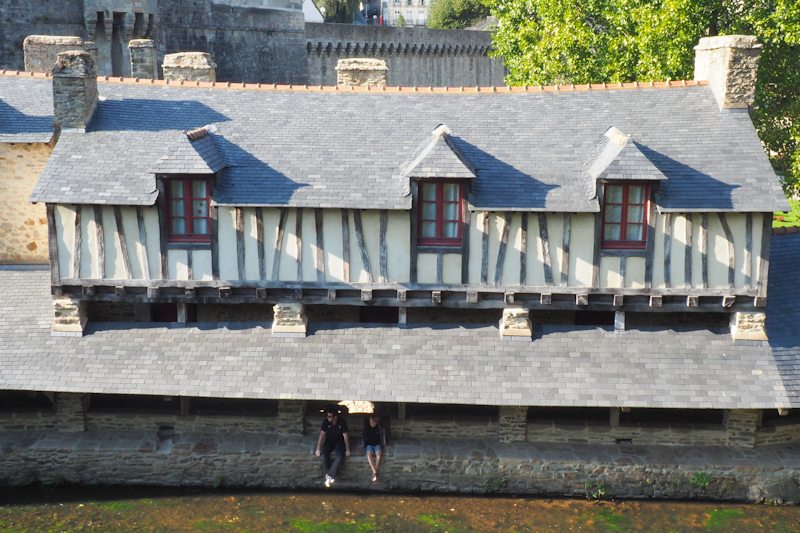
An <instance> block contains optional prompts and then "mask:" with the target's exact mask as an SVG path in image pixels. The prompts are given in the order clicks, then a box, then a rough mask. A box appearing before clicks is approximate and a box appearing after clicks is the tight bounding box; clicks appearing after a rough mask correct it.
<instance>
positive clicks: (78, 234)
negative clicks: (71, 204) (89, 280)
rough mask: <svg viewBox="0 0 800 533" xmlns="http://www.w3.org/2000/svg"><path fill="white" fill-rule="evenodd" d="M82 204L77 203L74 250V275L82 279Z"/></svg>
mask: <svg viewBox="0 0 800 533" xmlns="http://www.w3.org/2000/svg"><path fill="white" fill-rule="evenodd" d="M81 210H82V209H81V206H80V205H77V204H76V205H75V243H74V248H73V252H72V277H73V278H75V279H80V277H81V249H82V248H83V246H82V245H83V243H82V240H83V239H82V235H83V232H82V231H81Z"/></svg>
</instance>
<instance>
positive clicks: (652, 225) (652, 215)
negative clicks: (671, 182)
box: [644, 184, 658, 289]
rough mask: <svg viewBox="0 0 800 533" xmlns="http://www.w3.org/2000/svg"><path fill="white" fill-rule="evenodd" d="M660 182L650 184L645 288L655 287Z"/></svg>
mask: <svg viewBox="0 0 800 533" xmlns="http://www.w3.org/2000/svg"><path fill="white" fill-rule="evenodd" d="M657 187H658V184H655V185H651V186H650V188H649V189H650V201H649V202H648V206H649V207H648V211H649V213H648V216H647V244H646V246H647V249H646V252H645V257H644V288H645V289H650V288H652V287H653V259H654V256H655V249H656V188H657Z"/></svg>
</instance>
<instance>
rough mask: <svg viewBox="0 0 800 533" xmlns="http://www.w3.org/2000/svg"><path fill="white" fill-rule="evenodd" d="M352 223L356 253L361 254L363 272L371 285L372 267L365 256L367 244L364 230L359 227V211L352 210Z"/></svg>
mask: <svg viewBox="0 0 800 533" xmlns="http://www.w3.org/2000/svg"><path fill="white" fill-rule="evenodd" d="M353 222H354V225H355V227H356V242H357V243H358V251H359V253H360V254H361V263H362V264H363V265H364V270H366V271H367V283H372V279H373V278H372V265H371V264H370V262H369V254H367V243H366V242H364V228H363V226H362V225H361V210H359V209H354V210H353Z"/></svg>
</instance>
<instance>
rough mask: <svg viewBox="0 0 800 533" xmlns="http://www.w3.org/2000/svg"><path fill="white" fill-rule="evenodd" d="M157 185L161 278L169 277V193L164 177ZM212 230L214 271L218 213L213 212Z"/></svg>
mask: <svg viewBox="0 0 800 533" xmlns="http://www.w3.org/2000/svg"><path fill="white" fill-rule="evenodd" d="M156 187H157V188H158V199H157V200H156V209H157V210H158V228H159V239H158V240H159V248H158V250H159V264H160V265H161V266H160V267H159V268H160V269H161V271H160V274H159V275H160V277H161V279H167V278H169V265H168V264H167V230H168V228H167V200H166V198H167V193H166V189H165V185H164V181H163V180H162V179H160V178H159V179H156ZM209 214H210V215H211V232H212V236H211V239H212V242H211V246H212V250H211V263H212V264H211V268H212V271H213V268H214V250H213V247H214V241H213V239H214V233H215V232H214V229H215V228H216V225H215V224H214V220H215V219H216V216H217V215H216V213H214V214H211V213H210V212H209ZM214 279H219V269H217V277H215V278H214Z"/></svg>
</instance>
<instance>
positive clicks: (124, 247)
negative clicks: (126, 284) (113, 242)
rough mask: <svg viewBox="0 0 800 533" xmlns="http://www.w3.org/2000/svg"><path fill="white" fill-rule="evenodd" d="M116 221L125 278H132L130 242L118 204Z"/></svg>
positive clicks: (115, 214) (116, 206) (115, 215)
mask: <svg viewBox="0 0 800 533" xmlns="http://www.w3.org/2000/svg"><path fill="white" fill-rule="evenodd" d="M114 223H115V224H116V225H117V239H118V240H119V249H120V253H121V254H122V266H123V267H125V278H126V279H131V278H132V277H133V275H132V274H131V258H130V256H129V255H128V243H126V242H125V228H124V227H123V226H122V210H121V209H120V207H119V206H118V205H115V206H114Z"/></svg>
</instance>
